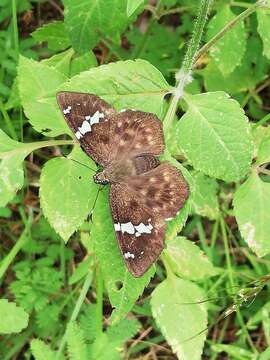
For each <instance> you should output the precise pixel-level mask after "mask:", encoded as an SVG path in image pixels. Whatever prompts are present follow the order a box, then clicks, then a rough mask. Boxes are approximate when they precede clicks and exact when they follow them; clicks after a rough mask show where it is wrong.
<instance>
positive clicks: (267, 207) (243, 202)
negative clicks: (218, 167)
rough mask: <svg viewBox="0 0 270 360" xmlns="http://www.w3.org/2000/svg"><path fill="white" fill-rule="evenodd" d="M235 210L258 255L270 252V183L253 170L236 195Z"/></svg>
mask: <svg viewBox="0 0 270 360" xmlns="http://www.w3.org/2000/svg"><path fill="white" fill-rule="evenodd" d="M234 212H235V217H236V220H237V223H238V225H239V229H240V231H241V234H242V237H243V238H244V239H245V241H246V242H247V244H248V246H249V247H250V248H251V249H252V250H253V251H254V252H255V253H256V254H257V255H258V256H264V255H266V254H269V252H270V243H269V231H270V228H269V227H270V218H269V217H270V184H269V183H266V182H264V181H262V179H260V177H259V176H258V174H256V172H255V171H253V173H252V175H251V176H250V177H249V178H248V180H246V181H245V183H244V184H242V185H241V186H240V187H239V188H238V189H237V191H236V193H235V195H234Z"/></svg>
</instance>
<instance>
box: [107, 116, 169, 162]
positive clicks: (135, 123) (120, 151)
mask: <svg viewBox="0 0 270 360" xmlns="http://www.w3.org/2000/svg"><path fill="white" fill-rule="evenodd" d="M111 123H112V125H111V127H110V138H111V139H113V143H114V146H113V147H112V152H111V154H110V159H111V160H114V159H117V160H120V159H121V158H123V157H129V158H132V157H136V156H138V155H143V154H152V155H160V154H161V153H162V152H163V150H164V138H163V131H162V124H161V122H160V120H159V119H158V118H157V117H156V116H155V115H154V114H151V113H145V112H142V111H132V110H125V111H123V112H120V113H117V114H115V115H114V116H113V117H112V119H111Z"/></svg>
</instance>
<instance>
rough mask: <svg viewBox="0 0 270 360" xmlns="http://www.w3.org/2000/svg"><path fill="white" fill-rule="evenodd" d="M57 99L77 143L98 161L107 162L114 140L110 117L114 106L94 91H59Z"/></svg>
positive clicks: (100, 162)
mask: <svg viewBox="0 0 270 360" xmlns="http://www.w3.org/2000/svg"><path fill="white" fill-rule="evenodd" d="M57 102H58V104H59V106H60V109H61V110H62V112H63V115H64V117H65V119H66V121H67V123H68V125H69V127H70V128H71V130H72V131H73V133H74V135H75V137H76V138H77V140H78V141H79V142H80V145H81V146H82V148H83V149H84V150H85V152H86V153H87V154H88V155H90V156H91V158H92V159H93V160H94V161H96V162H97V163H99V164H100V165H106V164H107V162H108V159H109V154H110V153H111V149H112V146H113V144H112V143H111V142H110V138H109V132H110V119H111V117H112V115H113V114H115V110H114V108H113V107H112V106H110V105H109V104H108V103H107V102H106V101H104V100H102V99H101V98H100V97H98V96H96V95H93V94H85V93H76V92H67V91H63V92H59V93H58V94H57Z"/></svg>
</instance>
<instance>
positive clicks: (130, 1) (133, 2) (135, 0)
mask: <svg viewBox="0 0 270 360" xmlns="http://www.w3.org/2000/svg"><path fill="white" fill-rule="evenodd" d="M145 3H146V0H127V16H128V17H129V16H131V15H132V14H133V13H134V12H135V11H136V10H137V9H138V7H140V6H141V5H143V4H145Z"/></svg>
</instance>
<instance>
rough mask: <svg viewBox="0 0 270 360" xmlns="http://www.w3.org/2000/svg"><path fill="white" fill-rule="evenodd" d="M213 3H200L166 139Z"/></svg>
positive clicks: (168, 117)
mask: <svg viewBox="0 0 270 360" xmlns="http://www.w3.org/2000/svg"><path fill="white" fill-rule="evenodd" d="M211 1H212V0H201V2H200V6H199V10H198V15H197V19H196V21H195V25H194V29H193V33H192V37H191V39H190V41H189V44H188V48H187V52H186V54H185V57H184V61H183V64H182V67H181V69H180V71H179V72H178V74H177V75H176V79H177V86H176V88H175V91H174V93H173V96H172V100H171V102H170V106H169V109H168V111H167V114H166V116H165V119H164V122H163V127H164V132H165V138H167V136H168V130H169V128H170V125H171V122H172V120H173V117H174V114H175V111H176V108H177V104H178V101H179V99H180V98H181V97H182V96H183V92H184V87H185V86H186V84H188V83H189V82H190V80H191V69H192V67H193V64H194V58H195V54H196V52H197V50H198V47H199V44H200V41H201V38H202V34H203V29H204V26H205V23H206V20H207V15H208V12H209V8H210V5H211Z"/></svg>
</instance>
